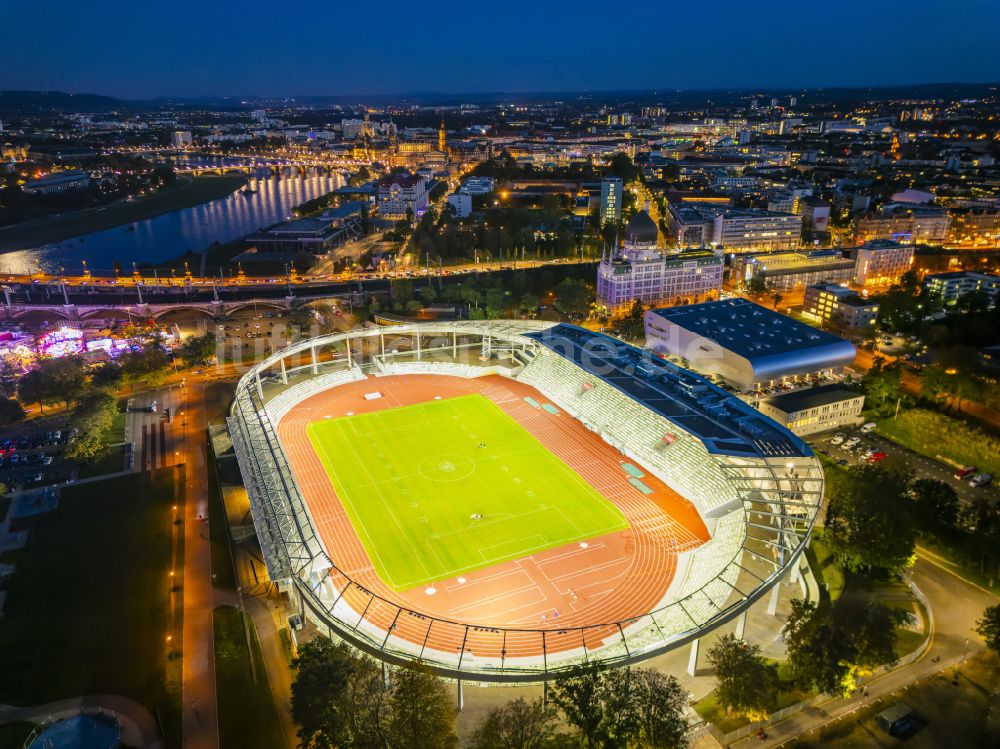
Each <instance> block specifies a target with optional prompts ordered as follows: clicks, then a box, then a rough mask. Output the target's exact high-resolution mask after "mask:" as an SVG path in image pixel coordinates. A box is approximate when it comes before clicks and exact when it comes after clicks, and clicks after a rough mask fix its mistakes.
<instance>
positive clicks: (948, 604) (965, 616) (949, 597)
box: [731, 551, 997, 748]
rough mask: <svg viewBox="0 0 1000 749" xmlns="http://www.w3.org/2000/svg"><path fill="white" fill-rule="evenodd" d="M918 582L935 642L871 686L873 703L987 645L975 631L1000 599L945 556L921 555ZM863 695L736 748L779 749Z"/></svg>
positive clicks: (833, 701)
mask: <svg viewBox="0 0 1000 749" xmlns="http://www.w3.org/2000/svg"><path fill="white" fill-rule="evenodd" d="M912 579H913V582H914V584H915V585H916V586H917V587H918V588H919V589H920V590H921V591H922V592H923V594H924V596H925V597H926V598H927V601H928V603H929V604H930V607H931V610H932V612H933V619H934V628H933V630H932V633H931V643H930V646H929V647H928V649H927V652H926V653H924V655H923V656H921V657H920V658H919V659H918V660H916V661H915V662H913V663H912V664H910V665H908V666H903V667H901V668H898V669H896V670H894V671H889V672H888V673H886V674H883V675H881V676H879V677H877V678H875V679H873V680H872V681H870V682H869V683H868V685H867V686H868V696H867V701H872V700H875V699H878V698H880V697H884V696H886V695H889V694H891V693H893V692H895V691H896V690H898V689H900V688H902V687H905V686H907V685H909V684H912V683H913V682H915V681H918V680H919V679H922V678H924V677H925V676H928V675H930V674H933V673H936V672H937V671H939V670H940V669H941V668H943V667H944V666H946V665H950V664H952V663H953V662H955V661H956V660H957V659H960V658H961V657H962V654H963V652H965V650H966V643H968V654H970V655H971V654H972V653H974V652H976V651H977V650H980V649H981V648H982V647H983V644H982V641H981V640H980V639H979V637H978V636H977V635H976V633H975V632H973V630H972V627H973V625H974V624H975V622H976V620H977V619H978V618H979V617H980V616H981V615H982V613H983V609H985V608H986V607H987V606H991V605H993V604H995V603H996V602H997V598H996V596H994V595H992V594H991V593H989V592H988V591H986V590H984V589H983V588H980V587H979V586H978V585H975V584H974V583H971V582H969V581H968V580H965V579H964V578H962V577H959V576H958V575H957V574H955V573H954V572H952V571H951V570H950V569H948V568H947V566H945V565H944V564H942V562H941V561H939V558H935V557H933V556H931V555H929V554H927V553H925V552H923V551H918V559H917V563H916V565H915V566H914V568H913V573H912ZM865 700H866V698H865V697H864V696H862V695H860V694H858V695H855V696H853V697H851V698H850V699H846V700H845V699H839V698H833V699H830V700H829V701H827V702H824V703H822V704H820V705H818V706H816V707H814V708H811V709H808V710H803V711H802V712H800V713H797V714H796V715H793V716H791V717H789V718H787V719H786V720H783V721H781V722H780V723H777V724H775V725H773V726H768V728H767V734H768V737H767V739H766V740H764V741H761V740H760V739H758V738H757V737H756V736H753V735H751V736H749V737H747V738H746V739H743V740H742V741H737V742H735V743H733V744H732V745H731V746H732V747H734V748H736V747H743V748H745V747H751V746H752V747H776V746H780V745H782V744H784V743H785V742H787V741H789V740H791V739H793V738H795V737H797V736H800V735H802V734H804V733H807V732H808V731H812V730H814V729H816V728H819V727H821V726H823V725H825V724H826V723H829V722H830V721H832V720H835V719H836V718H839V717H841V716H843V715H847V714H849V713H851V712H853V711H855V710H857V709H858V708H859V707H861V706H862V704H863V703H864V702H865Z"/></svg>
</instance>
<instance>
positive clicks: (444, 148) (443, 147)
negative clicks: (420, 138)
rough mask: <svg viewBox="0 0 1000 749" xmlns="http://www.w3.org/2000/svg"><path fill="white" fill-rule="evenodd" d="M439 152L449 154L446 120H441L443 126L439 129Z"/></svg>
mask: <svg viewBox="0 0 1000 749" xmlns="http://www.w3.org/2000/svg"><path fill="white" fill-rule="evenodd" d="M438 150H439V151H441V152H442V153H447V152H448V133H447V132H446V131H445V129H444V118H443V117H442V118H441V126H440V127H439V128H438Z"/></svg>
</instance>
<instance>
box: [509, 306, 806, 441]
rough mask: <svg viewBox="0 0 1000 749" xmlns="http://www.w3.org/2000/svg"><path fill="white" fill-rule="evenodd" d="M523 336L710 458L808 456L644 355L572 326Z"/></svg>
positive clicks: (688, 377) (732, 400)
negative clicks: (682, 434) (685, 436)
mask: <svg viewBox="0 0 1000 749" xmlns="http://www.w3.org/2000/svg"><path fill="white" fill-rule="evenodd" d="M526 336H527V337H529V338H534V339H536V340H538V341H539V342H540V343H542V344H543V345H544V346H545V347H546V348H548V349H551V350H552V351H554V352H556V353H558V354H560V355H561V356H563V357H565V358H567V359H569V360H570V361H572V362H573V363H574V364H576V365H577V366H579V367H581V368H582V369H584V370H585V371H587V372H589V373H590V374H592V375H594V376H595V377H598V378H600V379H601V380H602V381H604V382H606V383H608V384H609V385H612V386H613V387H615V388H617V389H618V390H620V391H621V392H623V393H625V394H626V395H627V396H629V397H630V398H632V399H633V400H635V401H637V402H638V403H640V404H642V405H643V406H645V407H646V408H649V409H650V410H652V411H653V412H655V413H658V414H660V415H661V416H663V417H665V418H666V419H668V420H669V421H671V422H673V423H674V424H677V426H679V427H681V428H682V429H684V430H686V431H687V432H690V433H691V434H693V435H695V436H696V437H698V438H699V439H700V440H702V442H703V443H704V444H705V448H706V449H707V450H708V451H709V452H711V453H715V454H720V455H743V456H754V457H758V456H759V457H765V458H774V457H810V456H812V451H811V450H810V449H809V447H808V446H807V445H806V444H805V443H804V442H803V441H802V440H801V439H799V438H798V437H796V436H795V435H794V434H792V433H791V432H790V431H788V430H787V429H784V428H783V427H781V426H779V425H778V424H777V423H775V422H774V421H772V420H771V419H768V418H766V417H764V416H762V415H761V414H760V413H759V412H758V411H756V410H755V409H753V408H752V407H750V406H749V405H747V404H746V403H744V402H743V401H741V400H740V399H739V398H737V397H735V396H734V395H731V394H730V393H727V392H726V391H725V390H723V389H722V388H719V387H717V386H716V385H713V384H712V383H711V382H709V381H708V380H706V379H705V378H704V377H701V376H699V375H696V374H694V373H693V372H691V371H689V370H686V369H682V368H681V367H678V366H676V365H674V364H671V363H670V362H667V361H664V360H663V359H660V358H659V357H656V356H654V355H653V354H651V353H650V352H649V351H647V350H644V349H639V348H636V347H635V346H629V345H628V344H625V343H623V342H621V341H618V340H616V339H614V338H610V337H608V336H606V335H602V334H601V333H595V332H593V331H590V330H586V329H584V328H578V327H576V326H575V325H556V326H554V327H551V328H549V329H547V330H543V331H539V332H536V333H527V334H526Z"/></svg>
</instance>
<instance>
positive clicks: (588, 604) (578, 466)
mask: <svg viewBox="0 0 1000 749" xmlns="http://www.w3.org/2000/svg"><path fill="white" fill-rule="evenodd" d="M372 392H378V393H380V394H381V396H382V397H380V398H377V399H373V400H366V399H365V397H364V396H365V394H366V393H372ZM469 393H480V394H481V395H483V396H485V397H487V398H489V399H490V400H492V401H493V402H494V403H496V404H497V405H498V406H499V407H500V408H501V409H503V410H504V411H505V412H507V413H508V414H509V415H511V416H512V417H513V418H514V419H516V420H517V421H518V422H519V423H520V424H521V425H522V426H523V427H524V428H525V429H527V430H528V431H529V432H530V433H531V434H533V435H534V436H535V437H536V438H537V439H538V440H539V441H541V442H542V444H543V445H544V446H545V447H546V448H547V449H549V450H550V451H551V452H552V453H554V454H555V455H556V456H557V457H559V458H560V459H561V460H563V461H564V462H565V463H566V464H567V465H569V466H570V467H571V468H572V469H574V470H575V471H576V472H577V473H579V474H580V476H582V477H583V478H584V479H585V480H586V481H587V482H588V483H590V484H591V485H592V486H593V487H594V488H595V489H596V490H597V491H598V492H600V493H601V494H602V495H603V496H604V497H606V498H607V499H608V500H609V501H611V502H612V503H614V504H615V505H616V506H617V507H618V508H619V509H620V510H621V512H622V513H623V514H624V515H625V517H626V519H627V520H628V524H629V527H628V529H626V530H623V531H618V532H615V533H611V534H607V535H604V536H598V537H596V538H592V539H589V540H588V541H586V542H585V543H582V544H581V543H572V544H568V545H564V546H560V547H556V548H551V549H548V550H546V551H543V552H540V553H537V554H533V555H531V556H528V557H524V558H521V559H516V560H513V561H509V562H504V563H501V564H496V565H493V566H491V567H487V568H484V569H479V570H476V571H474V572H471V573H468V574H467V575H465V576H464V577H459V578H454V579H446V580H440V581H436V582H434V583H433V584H430V585H426V586H420V587H417V588H411V589H409V590H404V591H399V592H397V591H393V590H392V589H390V588H389V586H388V585H386V584H385V583H384V582H383V581H382V580H381V579H380V578H379V576H378V575H377V574H376V573H375V570H374V568H373V567H372V565H371V562H370V560H369V557H368V554H367V553H366V551H365V549H364V547H363V546H362V544H361V542H360V540H359V539H358V536H357V533H356V532H355V529H354V527H353V526H352V524H351V522H350V520H349V519H348V516H347V514H346V512H345V511H344V508H343V506H342V505H341V503H340V501H339V500H338V498H337V496H336V493H335V492H334V489H333V486H332V485H331V483H330V479H329V477H328V475H327V473H326V471H325V469H324V467H323V465H322V463H321V462H320V459H319V457H318V456H317V455H316V453H315V452H314V450H313V447H312V444H311V443H310V441H309V438H308V436H307V434H306V426H307V425H308V424H309V423H310V422H313V421H317V420H321V419H323V418H324V417H326V416H330V417H337V416H345V415H347V414H348V413H355V414H360V413H365V412H369V411H375V410H380V409H386V408H395V407H398V406H404V405H410V404H415V403H423V402H427V401H431V400H433V399H434V398H435V397H441V398H450V397H455V396H459V395H466V394H469ZM525 398H532V399H534V400H535V401H537V402H538V403H539V404H542V405H544V404H548V403H550V401H549V400H548V399H547V398H545V396H544V395H542V394H541V393H540V392H539V391H537V390H535V389H534V388H532V387H530V386H528V385H525V384H524V383H520V382H517V381H514V380H510V379H508V378H505V377H500V376H497V375H491V376H485V377H479V378H473V379H466V378H462V377H449V376H439V375H418V374H413V375H405V376H387V377H369V378H368V379H366V380H362V381H358V382H352V383H349V384H346V385H341V386H338V387H334V388H331V389H329V390H326V391H324V392H321V393H318V394H316V395H313V396H311V397H309V398H307V399H305V400H303V401H302V402H301V403H299V404H297V405H296V406H295V407H294V408H292V410H291V411H289V412H288V413H287V414H286V415H285V416H284V418H283V419H282V420H281V422H280V423H279V425H278V435H279V438H280V440H281V443H282V447H283V448H284V450H285V453H286V455H287V457H288V461H289V463H290V465H291V468H292V472H293V473H294V475H295V478H296V480H297V482H298V484H299V487H300V488H301V490H302V494H303V496H304V498H305V501H306V503H307V505H308V507H309V510H310V512H311V514H312V516H313V519H314V521H315V523H316V526H317V532H318V534H319V536H320V538H321V540H322V542H323V544H324V546H325V548H326V551H327V553H328V554H329V556H330V558H331V559H332V560H333V563H334V564H335V565H336V566H337V567H338V568H339V570H340V572H339V573H338V572H337V571H333V572H332V573H331V574H332V575H333V576H334V584H335V587H336V588H337V590H338V591H343V590H344V588H345V587H347V590H346V592H345V593H344V595H343V601H344V602H346V603H348V604H349V605H350V607H351V608H352V609H353V610H354V611H355V612H357V615H358V617H359V618H360V617H362V616H363V617H364V619H365V620H366V621H367V622H369V623H370V624H371V625H374V626H375V627H377V628H379V629H381V630H384V631H386V632H389V631H391V632H392V635H393V636H394V637H397V638H401V639H404V640H407V641H409V642H411V643H413V644H416V645H418V646H421V647H424V648H433V649H435V650H439V651H442V652H452V653H454V652H456V651H457V650H460V649H462V647H463V644H464V647H465V649H466V651H467V652H468V653H470V654H476V655H481V656H484V657H491V658H493V657H497V656H499V655H501V653H502V655H504V656H505V657H507V658H520V657H533V656H537V655H541V653H542V651H543V650H545V651H546V652H548V653H554V652H558V651H560V650H570V649H574V648H579V647H581V645H584V646H587V647H590V648H596V647H600V646H601V645H602V644H603V640H604V639H605V638H608V637H614V636H617V635H618V634H619V632H620V630H619V627H618V625H617V623H619V622H622V623H623V624H622V626H627V624H628V620H630V619H633V618H637V617H640V616H642V615H643V614H645V613H647V612H649V611H650V610H652V609H655V608H656V607H657V606H659V605H660V603H661V601H662V600H663V598H664V595H665V594H666V592H667V589H668V587H669V586H670V583H671V581H672V580H673V576H674V571H675V569H676V562H677V554H678V553H679V552H682V551H686V550H690V549H693V548H695V547H697V546H699V545H700V544H702V543H704V542H705V541H707V540H708V537H709V536H708V531H707V530H706V528H705V525H704V523H703V522H702V520H701V518H700V516H699V515H698V512H697V511H696V509H695V508H694V506H693V505H692V504H691V503H690V502H688V501H687V500H686V499H684V498H683V497H681V496H679V495H678V494H677V493H676V492H674V491H673V490H671V489H670V488H669V487H667V486H666V485H665V484H663V483H662V482H660V481H658V480H657V479H655V478H654V477H653V476H652V475H651V474H650V473H649V472H648V471H647V470H646V469H645V468H644V467H642V466H638V467H639V469H640V470H642V471H643V473H645V474H646V475H645V477H644V478H643V479H642V481H643V483H645V484H646V485H647V486H648V487H649V488H651V489H652V490H653V492H652V493H651V494H649V495H644V494H642V493H640V491H638V490H637V489H636V488H635V487H634V486H632V485H631V484H629V483H628V475H627V474H626V472H625V471H624V470H623V468H622V462H623V461H624V460H625V458H624V457H623V456H622V455H621V454H620V453H619V452H618V451H617V450H616V449H615V448H613V447H611V446H610V445H608V444H607V443H606V442H604V441H603V440H602V439H601V438H600V437H599V436H598V435H596V434H594V433H592V432H590V431H588V430H587V429H586V427H584V426H583V424H581V423H580V422H579V421H577V420H576V419H574V418H572V417H571V416H569V415H568V414H566V413H562V412H560V413H555V414H553V413H550V412H548V411H546V410H545V409H543V408H538V407H535V406H533V405H531V404H530V403H529V402H528V401H526V400H525ZM560 411H561V409H560ZM341 573H342V574H341ZM345 575H346V576H347V578H350V580H352V581H353V582H354V585H350V586H346V580H345V579H344V576H345ZM401 609H402V610H401ZM466 625H468V626H466ZM595 625H607V626H595ZM579 628H587V629H582V630H581V629H579ZM541 630H544V631H545V636H544V646H543V635H542V634H541Z"/></svg>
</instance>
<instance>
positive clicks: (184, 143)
mask: <svg viewBox="0 0 1000 749" xmlns="http://www.w3.org/2000/svg"><path fill="white" fill-rule="evenodd" d="M193 143H194V139H193V138H192V137H191V131H190V130H175V131H174V132H172V133H171V134H170V145H171V146H173V147H174V148H190V147H191V145H192V144H193Z"/></svg>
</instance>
